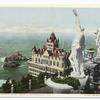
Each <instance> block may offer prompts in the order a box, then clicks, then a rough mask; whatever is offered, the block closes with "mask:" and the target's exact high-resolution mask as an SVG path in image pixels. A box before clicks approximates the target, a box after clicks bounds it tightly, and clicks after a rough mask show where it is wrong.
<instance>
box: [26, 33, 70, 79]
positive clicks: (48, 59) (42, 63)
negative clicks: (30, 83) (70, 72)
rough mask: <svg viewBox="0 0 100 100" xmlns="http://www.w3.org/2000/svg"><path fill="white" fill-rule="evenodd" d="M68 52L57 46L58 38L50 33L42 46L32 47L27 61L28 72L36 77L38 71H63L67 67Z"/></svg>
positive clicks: (52, 72) (53, 72) (54, 72)
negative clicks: (30, 56)
mask: <svg viewBox="0 0 100 100" xmlns="http://www.w3.org/2000/svg"><path fill="white" fill-rule="evenodd" d="M68 56H69V53H68V52H66V51H65V50H63V49H60V48H59V39H57V38H56V36H55V33H53V32H52V33H51V35H50V37H49V38H48V39H47V42H46V45H45V46H43V48H41V49H40V48H37V47H36V46H34V47H33V49H32V59H31V60H29V61H28V66H29V74H31V75H32V76H35V77H37V76H38V75H39V74H40V73H45V72H47V73H50V74H56V73H63V71H64V69H65V68H66V67H67V64H66V63H67V61H68Z"/></svg>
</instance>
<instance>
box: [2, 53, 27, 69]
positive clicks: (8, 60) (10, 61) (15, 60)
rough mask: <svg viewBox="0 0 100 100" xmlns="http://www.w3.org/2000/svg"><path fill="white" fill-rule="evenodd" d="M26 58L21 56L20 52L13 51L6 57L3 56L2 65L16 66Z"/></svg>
mask: <svg viewBox="0 0 100 100" xmlns="http://www.w3.org/2000/svg"><path fill="white" fill-rule="evenodd" d="M27 60H28V58H26V57H25V56H23V55H22V54H21V53H20V52H15V53H13V54H11V55H9V56H7V57H5V60H4V64H3V67H12V68H16V67H18V66H20V65H21V63H22V62H25V61H27Z"/></svg>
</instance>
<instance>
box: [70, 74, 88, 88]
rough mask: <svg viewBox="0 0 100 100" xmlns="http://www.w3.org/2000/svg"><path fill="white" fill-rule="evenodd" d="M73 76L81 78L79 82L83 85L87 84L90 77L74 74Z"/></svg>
mask: <svg viewBox="0 0 100 100" xmlns="http://www.w3.org/2000/svg"><path fill="white" fill-rule="evenodd" d="M71 77H74V78H76V79H78V80H79V82H80V84H81V87H82V86H85V84H86V81H87V79H88V76H84V75H83V76H77V75H76V76H75V75H74V76H73V75H71Z"/></svg>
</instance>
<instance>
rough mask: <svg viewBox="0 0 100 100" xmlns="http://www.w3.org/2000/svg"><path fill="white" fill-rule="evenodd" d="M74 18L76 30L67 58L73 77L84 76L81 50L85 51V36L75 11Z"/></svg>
mask: <svg viewBox="0 0 100 100" xmlns="http://www.w3.org/2000/svg"><path fill="white" fill-rule="evenodd" d="M73 12H74V15H75V18H76V24H75V26H76V29H75V39H74V41H73V43H72V48H71V54H70V56H69V60H70V62H71V66H72V67H73V72H72V75H73V76H84V71H83V50H84V49H85V36H84V29H82V28H81V26H80V21H79V17H78V14H77V12H76V11H75V10H73Z"/></svg>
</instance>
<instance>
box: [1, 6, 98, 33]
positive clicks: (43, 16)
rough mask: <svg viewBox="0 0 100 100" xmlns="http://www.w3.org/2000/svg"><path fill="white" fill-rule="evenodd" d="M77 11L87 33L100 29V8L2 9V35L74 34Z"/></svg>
mask: <svg viewBox="0 0 100 100" xmlns="http://www.w3.org/2000/svg"><path fill="white" fill-rule="evenodd" d="M73 9H77V11H78V14H79V17H80V22H81V25H82V27H84V28H85V31H86V33H93V32H95V31H96V30H97V29H99V28H100V8H64V7H33V8H32V7H8V8H7V7H0V34H1V33H3V32H15V33H16V32H17V33H18V32H19V33H27V32H30V33H48V32H52V31H54V32H66V33H73V30H74V28H75V16H74V14H73V12H72V10H73Z"/></svg>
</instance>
